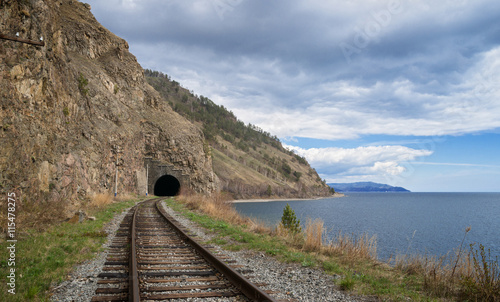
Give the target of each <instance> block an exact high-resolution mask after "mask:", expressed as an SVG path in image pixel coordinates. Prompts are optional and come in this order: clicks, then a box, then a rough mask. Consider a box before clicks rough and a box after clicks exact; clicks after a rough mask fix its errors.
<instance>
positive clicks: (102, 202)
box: [89, 193, 115, 209]
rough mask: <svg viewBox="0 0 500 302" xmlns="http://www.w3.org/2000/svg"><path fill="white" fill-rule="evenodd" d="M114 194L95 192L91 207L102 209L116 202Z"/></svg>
mask: <svg viewBox="0 0 500 302" xmlns="http://www.w3.org/2000/svg"><path fill="white" fill-rule="evenodd" d="M114 202H115V200H114V199H113V195H111V194H108V193H98V194H95V195H94V197H93V198H92V200H91V201H90V204H89V207H90V208H91V209H102V208H104V207H106V206H107V205H110V204H112V203H114Z"/></svg>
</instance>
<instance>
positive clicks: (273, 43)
mask: <svg viewBox="0 0 500 302" xmlns="http://www.w3.org/2000/svg"><path fill="white" fill-rule="evenodd" d="M87 1H89V0H87ZM89 2H90V3H91V5H92V12H93V13H94V14H95V15H96V17H97V19H98V20H99V21H100V22H101V23H103V25H104V26H106V27H108V28H109V29H110V30H111V31H113V32H114V33H116V34H118V35H119V36H122V37H123V38H125V39H127V40H128V42H129V44H130V46H131V50H132V52H133V53H134V54H135V55H136V56H137V57H138V60H139V62H140V63H141V64H142V65H143V66H144V67H145V68H153V69H157V70H160V71H163V72H165V73H167V74H169V75H171V76H172V77H173V78H174V79H176V80H177V81H179V82H181V83H183V84H184V85H185V86H186V87H188V88H189V89H192V90H194V91H195V93H197V94H202V95H205V96H208V97H210V98H211V99H213V100H214V101H216V102H218V103H220V104H223V105H225V106H226V107H228V108H229V109H231V110H233V111H235V113H237V114H238V116H239V117H240V118H241V119H243V120H244V121H245V122H251V123H254V124H257V125H259V126H261V127H263V128H264V129H265V130H267V131H270V132H273V133H276V134H277V135H279V136H294V135H295V136H308V137H316V138H326V139H335V138H346V137H356V136H360V135H367V134H397V135H435V134H437V133H445V134H460V133H467V132H473V131H479V130H485V129H492V128H495V127H498V126H500V125H499V122H498V119H497V118H496V117H495V116H498V115H500V104H499V101H498V100H500V92H499V89H498V88H497V80H498V77H499V76H498V74H499V72H498V68H499V64H500V63H499V61H500V46H499V45H500V23H499V22H498V21H497V20H498V16H499V15H500V2H496V1H493V0H482V1H468V0H459V1H448V0H443V1H440V2H431V1H430V0H422V1H408V0H399V1H398V0H387V1H368V0H352V1H324V0H312V1H285V0H280V1H271V2H269V1H250V0H211V1H205V0H203V1H202V0H197V1H194V0H193V1H180V0H172V1H165V0H141V1H139V0H108V1H97V0H90V1H89ZM486 102H487V104H486ZM463 110H469V112H470V113H469V114H468V115H464V114H463V113H461V112H463ZM278 113H279V114H278ZM340 115H342V116H340ZM275 116H279V122H276V121H275V120H276V118H274V117H275ZM478 120H481V122H480V123H478V122H477V121H478ZM298 121H300V123H298Z"/></svg>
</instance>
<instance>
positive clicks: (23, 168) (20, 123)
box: [0, 0, 219, 225]
mask: <svg viewBox="0 0 500 302" xmlns="http://www.w3.org/2000/svg"><path fill="white" fill-rule="evenodd" d="M0 33H2V34H3V35H6V36H11V37H15V35H16V33H19V37H20V38H22V39H28V40H35V41H38V40H39V38H40V37H41V36H42V37H43V38H44V42H45V45H44V46H37V45H30V44H24V43H20V42H16V41H11V40H4V39H0V105H1V110H0V141H1V152H0V171H1V175H0V191H2V192H14V193H15V194H16V196H17V197H18V199H19V203H18V209H17V210H18V211H19V213H20V215H24V216H29V215H34V216H39V218H40V217H41V218H40V219H38V221H40V220H44V219H46V220H52V219H57V217H54V213H56V215H64V214H63V213H64V212H65V209H66V210H68V211H69V209H71V208H72V207H73V208H78V206H79V204H81V203H84V202H86V201H87V200H88V199H89V198H90V197H92V196H93V195H94V194H96V193H109V194H113V192H114V191H113V190H114V185H115V181H116V179H115V175H116V171H118V192H119V194H122V193H126V192H131V193H137V194H145V187H146V166H145V158H146V157H148V158H152V159H155V160H158V161H161V162H164V163H166V164H169V165H172V166H173V167H174V168H175V169H177V170H178V171H182V173H184V174H186V175H189V177H190V187H189V188H187V189H190V190H192V191H195V192H200V193H206V194H209V193H211V192H215V191H216V190H218V188H219V183H218V181H217V177H216V176H215V175H214V173H213V170H212V160H211V156H210V155H209V154H207V153H206V148H205V146H204V141H205V140H204V136H203V133H202V131H200V130H199V128H198V127H196V126H195V125H193V124H192V123H191V122H189V121H188V120H186V119H185V118H184V117H182V116H181V115H179V114H177V113H176V112H174V111H173V110H172V109H171V108H170V106H168V104H166V103H165V102H164V101H163V99H162V98H161V96H160V95H159V94H158V92H156V91H155V90H154V89H153V88H152V87H151V86H150V85H149V84H148V83H147V82H146V79H145V77H144V71H143V69H142V67H141V66H140V65H139V63H138V62H137V60H136V58H135V57H134V56H133V55H132V54H131V53H130V52H129V51H128V44H127V42H126V41H125V40H123V39H121V38H119V37H117V36H116V35H114V34H113V33H111V32H110V31H108V30H107V29H105V28H104V27H103V26H102V25H101V24H99V22H97V21H96V20H95V18H94V16H93V15H92V13H91V12H90V6H89V5H87V4H83V3H81V2H78V1H76V0H46V1H1V2H0ZM5 194H7V193H5ZM51 209H58V211H53V210H52V211H51ZM50 212H52V213H50ZM5 213H6V212H4V213H2V214H1V215H2V216H3V215H4V214H5ZM45 216H46V217H45ZM23 221H26V222H28V221H29V219H24V220H23ZM5 225H6V224H5Z"/></svg>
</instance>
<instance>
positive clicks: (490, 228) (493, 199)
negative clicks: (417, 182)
mask: <svg viewBox="0 0 500 302" xmlns="http://www.w3.org/2000/svg"><path fill="white" fill-rule="evenodd" d="M287 203H288V204H290V206H291V207H292V209H293V210H294V211H295V214H296V215H297V217H298V218H299V219H300V220H301V223H302V224H304V223H305V221H306V219H307V218H312V219H315V218H321V219H322V220H323V221H324V222H325V225H324V226H325V228H326V229H327V231H328V234H330V235H335V234H337V233H338V231H339V230H341V231H342V233H347V234H354V235H356V236H357V235H361V234H363V233H367V234H369V235H376V236H377V253H378V257H379V259H381V260H386V259H389V257H390V256H393V255H395V254H397V253H407V252H408V253H409V254H425V255H437V256H440V255H445V254H446V253H448V252H449V251H452V250H453V249H456V248H458V247H459V246H460V242H461V241H462V239H463V237H464V233H465V229H466V228H467V227H468V226H470V227H471V230H470V232H469V233H468V234H467V237H466V240H465V243H464V246H465V247H466V248H467V250H468V248H469V244H470V243H473V242H477V243H481V244H483V245H484V246H485V247H486V249H488V248H489V249H491V255H492V256H499V258H500V193H346V197H342V198H329V199H321V200H307V201H306V200H300V201H297V200H292V201H271V202H265V203H257V202H252V203H235V204H234V205H235V208H236V210H237V211H238V212H240V213H241V214H242V215H245V216H250V217H254V218H257V219H259V220H261V221H263V222H265V223H266V224H268V225H270V226H276V225H277V224H278V223H279V221H280V219H281V215H282V214H283V208H284V207H285V206H286V204H287Z"/></svg>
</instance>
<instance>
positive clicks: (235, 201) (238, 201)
mask: <svg viewBox="0 0 500 302" xmlns="http://www.w3.org/2000/svg"><path fill="white" fill-rule="evenodd" d="M344 196H345V195H344V194H343V193H335V194H333V195H331V196H325V197H316V198H262V199H259V198H252V199H235V200H231V201H229V202H230V203H247V202H271V201H294V200H321V199H327V198H340V197H344Z"/></svg>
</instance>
